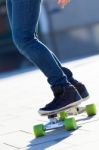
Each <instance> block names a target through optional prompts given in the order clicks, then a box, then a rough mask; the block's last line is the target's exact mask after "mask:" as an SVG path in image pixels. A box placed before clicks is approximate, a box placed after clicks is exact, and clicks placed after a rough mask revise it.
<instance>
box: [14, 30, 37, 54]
mask: <svg viewBox="0 0 99 150" xmlns="http://www.w3.org/2000/svg"><path fill="white" fill-rule="evenodd" d="M12 38H13V42H14V44H15V45H16V47H17V49H18V50H19V51H20V52H21V53H23V54H24V53H25V51H26V50H27V47H28V45H29V43H30V41H31V40H32V42H34V41H35V40H34V39H35V37H34V36H33V34H28V33H24V32H20V31H14V32H13V34H12Z"/></svg>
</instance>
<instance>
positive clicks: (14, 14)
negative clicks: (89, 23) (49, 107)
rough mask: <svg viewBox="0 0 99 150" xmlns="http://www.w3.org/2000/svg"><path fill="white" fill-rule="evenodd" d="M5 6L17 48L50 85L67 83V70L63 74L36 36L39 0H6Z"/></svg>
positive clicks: (57, 61)
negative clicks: (37, 68)
mask: <svg viewBox="0 0 99 150" xmlns="http://www.w3.org/2000/svg"><path fill="white" fill-rule="evenodd" d="M6 6H7V13H8V18H9V22H10V26H11V30H12V38H13V42H14V44H15V45H16V47H17V48H18V50H19V51H20V52H21V53H22V54H23V55H24V56H25V57H26V58H28V59H29V61H31V62H32V63H35V65H36V66H38V67H39V69H40V70H41V71H42V72H43V73H44V74H45V76H46V77H47V80H48V82H49V84H50V85H51V86H57V85H68V84H69V82H68V78H67V76H69V72H68V71H67V73H66V74H64V72H63V70H62V66H61V63H60V61H59V60H58V58H57V57H56V56H55V54H54V53H53V52H52V51H50V50H49V49H48V48H47V47H46V46H45V45H44V44H43V43H42V42H41V41H40V40H39V39H38V38H37V34H36V28H37V25H38V18H39V12H40V6H41V0H6ZM66 75H67V76H66Z"/></svg>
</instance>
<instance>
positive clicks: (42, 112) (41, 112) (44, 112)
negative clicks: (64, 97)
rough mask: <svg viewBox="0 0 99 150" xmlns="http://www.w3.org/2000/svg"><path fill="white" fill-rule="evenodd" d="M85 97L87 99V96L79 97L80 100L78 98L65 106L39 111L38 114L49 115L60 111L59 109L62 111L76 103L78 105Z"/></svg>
mask: <svg viewBox="0 0 99 150" xmlns="http://www.w3.org/2000/svg"><path fill="white" fill-rule="evenodd" d="M87 99H89V96H87V97H86V98H83V99H80V100H78V101H76V102H74V103H71V104H69V105H66V106H64V107H62V108H59V109H56V110H53V111H39V114H40V115H50V114H51V115H53V114H56V113H58V112H61V111H63V110H66V109H69V108H71V107H75V106H78V105H80V104H81V103H82V102H83V101H86V100H87Z"/></svg>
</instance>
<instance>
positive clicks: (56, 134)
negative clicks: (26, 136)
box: [27, 128, 74, 150]
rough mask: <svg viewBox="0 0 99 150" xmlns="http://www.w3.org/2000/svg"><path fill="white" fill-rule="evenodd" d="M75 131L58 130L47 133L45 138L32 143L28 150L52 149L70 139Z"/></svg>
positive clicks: (34, 140)
mask: <svg viewBox="0 0 99 150" xmlns="http://www.w3.org/2000/svg"><path fill="white" fill-rule="evenodd" d="M73 132H74V131H66V130H65V129H61V128H60V129H56V130H53V131H50V132H47V133H46V135H45V136H44V137H39V138H36V139H33V140H32V141H30V144H29V145H28V146H27V150H34V149H37V150H45V149H46V148H48V147H51V146H53V145H55V144H57V143H59V142H61V141H63V140H64V139H66V138H68V137H70V136H71V135H72V133H73Z"/></svg>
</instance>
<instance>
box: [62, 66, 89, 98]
mask: <svg viewBox="0 0 99 150" xmlns="http://www.w3.org/2000/svg"><path fill="white" fill-rule="evenodd" d="M62 70H63V72H64V73H65V74H66V73H67V74H66V75H67V78H68V81H69V82H70V83H71V84H72V85H73V86H74V87H75V88H76V89H77V91H78V92H79V94H80V96H81V97H82V98H83V99H84V100H87V99H88V98H89V93H88V90H87V88H86V87H85V85H84V84H82V83H81V82H79V81H77V80H75V79H74V78H73V74H72V72H71V71H70V70H69V69H68V68H65V67H62Z"/></svg>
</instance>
